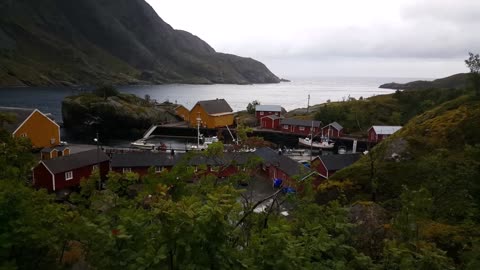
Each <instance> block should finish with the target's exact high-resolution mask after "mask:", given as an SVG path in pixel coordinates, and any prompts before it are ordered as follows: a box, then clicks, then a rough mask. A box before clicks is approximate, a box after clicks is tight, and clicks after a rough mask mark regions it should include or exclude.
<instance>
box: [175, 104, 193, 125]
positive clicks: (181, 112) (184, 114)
mask: <svg viewBox="0 0 480 270" xmlns="http://www.w3.org/2000/svg"><path fill="white" fill-rule="evenodd" d="M175 113H176V114H177V115H178V116H180V117H181V118H182V119H183V121H186V122H189V119H190V111H189V110H188V109H187V108H185V107H184V106H183V105H178V106H177V107H176V108H175Z"/></svg>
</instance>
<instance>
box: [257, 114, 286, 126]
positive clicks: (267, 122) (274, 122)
mask: <svg viewBox="0 0 480 270" xmlns="http://www.w3.org/2000/svg"><path fill="white" fill-rule="evenodd" d="M281 119H282V118H281V117H279V116H276V115H269V116H264V117H262V118H261V119H260V127H261V128H266V129H279V128H280V120H281Z"/></svg>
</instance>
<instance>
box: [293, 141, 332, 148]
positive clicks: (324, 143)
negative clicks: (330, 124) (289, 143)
mask: <svg viewBox="0 0 480 270" xmlns="http://www.w3.org/2000/svg"><path fill="white" fill-rule="evenodd" d="M298 143H299V144H301V145H303V146H308V147H312V148H318V149H332V148H333V147H334V146H335V142H332V141H330V140H322V141H321V142H316V141H313V140H312V139H310V138H304V139H303V138H298Z"/></svg>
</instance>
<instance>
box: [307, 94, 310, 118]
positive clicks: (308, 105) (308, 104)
mask: <svg viewBox="0 0 480 270" xmlns="http://www.w3.org/2000/svg"><path fill="white" fill-rule="evenodd" d="M309 112H310V94H308V102H307V113H309Z"/></svg>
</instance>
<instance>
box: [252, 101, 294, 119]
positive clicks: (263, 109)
mask: <svg viewBox="0 0 480 270" xmlns="http://www.w3.org/2000/svg"><path fill="white" fill-rule="evenodd" d="M286 112H287V111H286V110H285V109H284V108H282V106H280V105H257V106H255V117H256V118H257V119H258V120H260V119H262V118H263V117H265V116H269V115H276V116H278V117H280V116H282V115H284V114H285V113H286Z"/></svg>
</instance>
